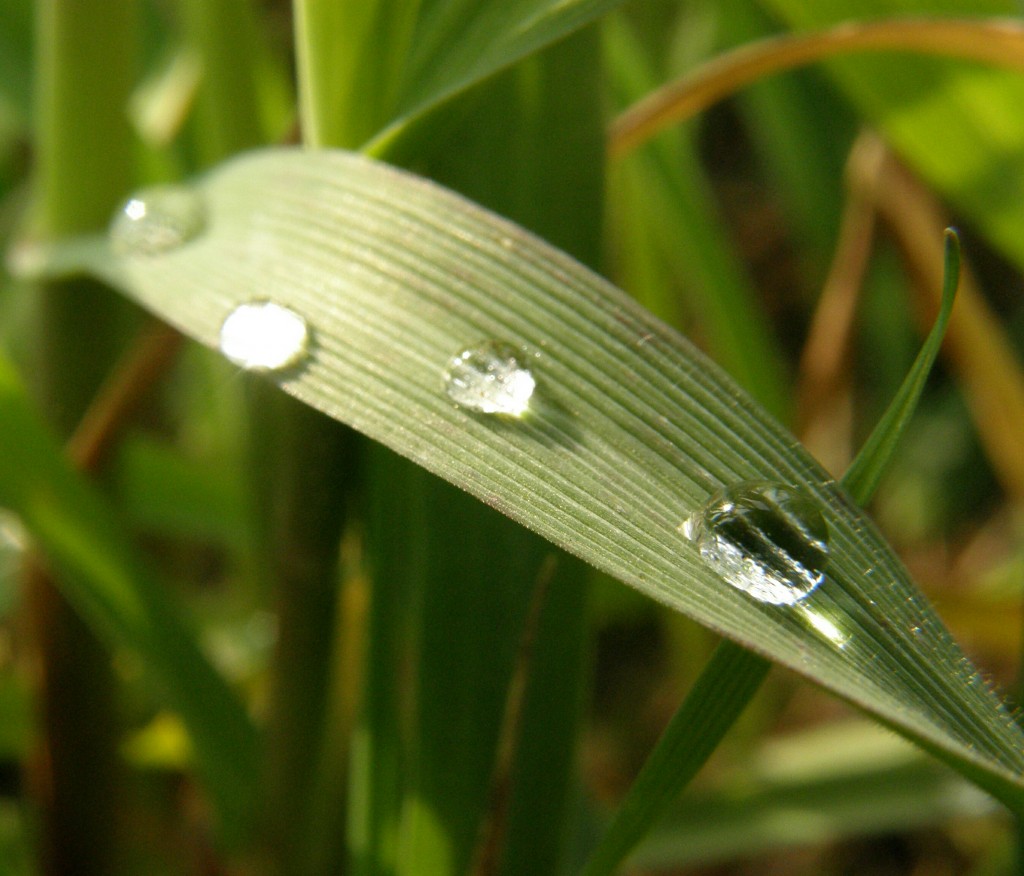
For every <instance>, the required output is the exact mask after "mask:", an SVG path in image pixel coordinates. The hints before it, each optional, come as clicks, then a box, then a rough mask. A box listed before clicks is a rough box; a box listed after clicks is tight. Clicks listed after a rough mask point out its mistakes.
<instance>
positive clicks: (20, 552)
mask: <svg viewBox="0 0 1024 876" xmlns="http://www.w3.org/2000/svg"><path fill="white" fill-rule="evenodd" d="M27 547H28V535H27V533H26V532H25V529H24V527H23V526H22V525H21V520H20V519H19V518H18V517H16V516H15V515H14V514H12V513H11V512H10V511H6V510H4V509H3V508H0V613H2V612H3V609H4V607H5V606H6V605H7V600H8V597H10V598H12V599H13V595H14V594H15V593H16V592H17V590H18V586H19V585H18V581H17V577H18V574H19V572H20V570H21V560H22V557H23V556H24V553H25V550H26V549H27Z"/></svg>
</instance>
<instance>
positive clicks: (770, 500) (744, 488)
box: [679, 483, 829, 605]
mask: <svg viewBox="0 0 1024 876" xmlns="http://www.w3.org/2000/svg"><path fill="white" fill-rule="evenodd" d="M679 529H680V531H681V532H682V533H683V535H685V536H686V537H687V538H689V539H690V540H691V541H693V542H694V543H695V544H696V545H697V548H698V550H699V551H700V555H701V556H702V557H703V558H704V560H705V561H706V562H707V563H708V564H710V565H711V566H712V567H713V568H714V569H715V571H716V572H718V573H719V574H720V575H721V576H722V577H723V578H725V580H726V581H728V582H729V583H730V584H732V586H733V587H736V588H737V589H739V590H742V591H744V592H745V593H749V594H750V595H751V596H752V597H754V599H757V600H758V601H759V602H769V603H772V604H774V605H793V604H794V603H796V602H799V601H800V600H801V599H804V598H805V597H806V596H807V595H808V594H809V593H810V592H811V591H812V590H814V588H815V587H817V586H818V585H819V584H820V583H821V582H822V580H823V579H824V577H825V566H826V565H827V563H828V553H829V549H828V527H827V525H826V524H825V518H824V516H823V515H822V513H821V510H820V509H819V508H818V506H817V505H816V504H815V502H814V501H813V500H811V499H810V498H808V497H805V496H802V495H800V494H799V493H797V492H795V491H794V490H792V489H789V488H787V487H783V486H779V485H776V484H767V483H743V484H737V485H734V486H732V487H728V488H727V489H725V490H722V491H721V492H719V493H717V494H715V495H714V496H712V498H711V499H710V500H709V501H708V503H707V504H706V505H705V506H704V507H703V508H702V509H701V510H699V511H697V512H696V513H694V514H693V515H692V516H691V517H690V518H689V519H687V520H686V521H685V522H684V523H683V525H682V526H680V527H679Z"/></svg>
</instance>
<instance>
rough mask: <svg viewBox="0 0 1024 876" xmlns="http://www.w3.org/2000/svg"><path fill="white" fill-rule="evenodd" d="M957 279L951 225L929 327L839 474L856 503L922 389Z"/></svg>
mask: <svg viewBox="0 0 1024 876" xmlns="http://www.w3.org/2000/svg"><path fill="white" fill-rule="evenodd" d="M959 282H960V241H959V238H958V237H957V234H956V232H955V231H954V230H953V229H952V228H947V229H946V247H945V257H944V265H943V279H942V303H941V305H940V307H939V315H938V316H937V317H936V319H935V324H934V325H933V326H932V330H931V331H930V332H929V333H928V337H927V338H926V339H925V342H924V344H923V346H922V347H921V351H920V352H919V353H918V354H917V358H916V359H915V360H914V364H913V365H912V366H911V369H910V372H909V373H908V374H907V377H906V379H905V380H904V381H903V384H902V385H901V386H900V389H899V392H898V393H897V394H896V397H895V398H894V399H893V400H892V402H891V403H890V405H889V407H888V408H886V411H885V414H884V415H883V416H882V419H881V420H880V421H879V422H878V425H877V426H875V428H874V430H873V431H872V432H871V436H870V437H869V438H868V440H867V441H866V442H864V446H863V447H862V448H861V450H860V453H858V454H857V458H856V459H855V460H854V461H853V462H852V463H851V464H850V468H849V469H848V470H847V472H846V474H845V475H843V486H844V487H845V488H846V491H847V492H848V493H849V494H850V495H851V496H852V497H853V499H854V501H856V502H857V503H858V504H861V505H864V504H866V503H867V502H868V500H869V499H870V497H871V495H872V494H873V493H874V492H875V488H876V487H877V486H878V482H879V480H880V479H881V477H882V473H883V471H884V469H885V467H886V466H887V465H888V464H889V460H890V459H891V458H892V455H893V453H894V452H895V450H896V444H897V442H898V441H899V439H900V436H901V435H902V434H903V432H904V431H905V427H906V424H907V422H908V421H909V420H910V417H911V416H912V415H913V413H914V409H915V408H916V407H917V403H918V401H919V400H920V398H921V392H922V391H923V390H924V385H925V381H926V380H927V379H928V375H929V373H930V372H931V370H932V365H934V364H935V357H936V356H938V355H939V349H940V347H941V346H942V338H943V336H944V335H945V333H946V326H947V325H948V323H949V316H950V314H951V313H952V312H953V301H954V300H955V298H956V289H957V285H958V284H959Z"/></svg>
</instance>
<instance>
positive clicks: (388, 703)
mask: <svg viewBox="0 0 1024 876" xmlns="http://www.w3.org/2000/svg"><path fill="white" fill-rule="evenodd" d="M596 66H597V46H596V36H595V34H594V33H592V32H586V33H581V34H579V35H575V36H573V37H571V38H570V39H569V40H568V41H566V42H564V43H562V44H560V45H559V46H557V47H554V48H552V49H550V50H548V51H546V52H544V53H541V54H540V55H538V56H537V57H535V58H531V59H529V60H528V61H526V62H523V63H522V64H520V65H518V66H517V67H515V68H513V69H511V70H508V71H505V72H503V73H501V74H499V75H498V76H497V77H496V78H494V79H492V80H489V81H488V82H486V83H482V84H481V85H480V86H478V87H477V88H476V89H474V90H472V91H471V92H468V93H467V94H465V95H460V96H459V97H457V98H456V99H455V100H454V101H452V102H451V103H450V104H448V105H446V106H445V107H443V108H441V109H440V110H439V111H436V112H435V113H433V114H430V115H429V116H427V117H425V118H423V119H422V120H421V121H420V122H418V123H417V124H416V125H414V126H411V127H410V128H409V129H407V130H406V131H405V133H404V135H403V136H402V138H401V139H400V140H399V141H398V142H396V143H395V144H393V156H394V157H395V158H396V159H397V160H399V161H401V160H402V159H403V158H404V157H408V158H409V159H410V160H412V161H415V162H416V165H417V167H419V168H421V169H422V170H424V171H425V172H429V173H430V174H431V175H432V176H434V177H435V178H440V179H442V180H444V181H445V182H446V183H448V184H450V185H452V186H454V187H456V188H458V189H460V190H462V191H464V192H467V193H469V194H472V195H473V196H475V197H477V198H479V199H481V200H484V201H486V202H487V203H488V204H490V205H493V206H496V207H501V208H502V209H504V210H505V211H506V212H509V213H512V214H513V215H515V216H516V217H517V218H518V219H519V220H520V221H522V222H524V223H526V224H528V225H530V226H531V227H533V228H535V229H538V230H542V231H544V232H545V233H547V234H549V235H550V236H552V237H554V238H555V239H557V240H559V241H560V242H561V243H562V244H563V245H564V246H566V248H568V249H571V250H572V251H573V252H575V253H576V254H577V255H579V256H580V257H583V258H586V259H587V260H588V261H591V262H593V261H596V258H597V251H598V248H599V240H600V215H601V210H600V183H601V169H602V167H603V162H602V161H601V149H602V145H603V125H602V120H601V115H600V107H599V105H598V94H597V90H596V89H594V88H593V87H591V86H592V83H593V80H594V77H595V76H596ZM495 167H500V168H502V172H501V173H500V174H495V173H494V172H493V169H494V168H495ZM365 483H366V490H367V493H368V495H369V497H370V501H371V504H372V505H373V506H374V507H376V508H377V509H378V512H377V513H376V514H375V515H374V518H373V520H374V525H372V526H371V527H370V531H369V532H368V538H367V545H368V553H369V555H370V559H371V562H372V566H373V570H372V571H373V578H374V582H373V588H374V593H375V610H374V614H373V620H374V627H373V630H372V632H371V636H370V641H371V645H370V647H371V648H372V649H373V650H372V651H371V655H370V658H369V663H370V665H371V666H373V667H374V674H373V677H372V679H371V682H370V684H369V685H368V687H367V691H366V696H367V697H368V700H369V701H370V702H371V703H372V711H371V712H369V713H368V714H367V716H366V719H365V720H364V723H363V725H362V727H361V728H360V732H361V734H362V736H363V737H364V738H365V740H366V743H367V745H376V746H377V747H378V750H382V753H383V754H384V756H385V758H387V757H389V755H388V752H389V751H390V752H397V755H391V756H394V757H396V759H397V760H398V762H400V763H401V766H402V769H401V770H388V769H385V770H384V771H383V773H378V771H377V769H375V765H374V762H373V761H372V760H371V759H369V757H367V756H364V757H363V758H361V759H360V764H359V766H358V767H357V771H358V772H359V773H360V774H361V775H365V776H367V779H368V781H369V782H370V783H371V788H372V791H373V792H374V796H375V797H376V799H378V800H381V801H382V802H383V803H385V804H387V805H389V806H390V807H394V811H390V812H389V811H387V810H386V809H385V811H382V812H378V813H376V814H375V816H374V822H375V824H373V825H368V826H367V828H368V829H369V830H370V832H371V835H372V836H374V837H375V840H376V841H375V842H374V843H373V844H371V848H370V849H369V852H368V853H364V854H362V855H360V856H358V858H357V860H361V861H362V862H364V864H363V866H364V869H362V870H359V871H358V872H378V870H374V869H373V866H372V863H371V862H375V863H376V866H377V867H378V868H381V867H386V865H387V863H388V862H387V860H386V856H387V855H394V851H393V849H394V846H395V845H396V844H397V845H398V846H399V847H400V848H401V849H402V850H403V853H402V856H401V858H400V860H398V861H397V862H395V863H394V870H395V872H398V873H409V874H413V873H419V872H421V871H422V870H423V869H427V870H429V871H430V872H436V873H438V874H442V873H453V874H463V873H467V872H470V867H472V868H475V869H473V871H472V872H474V873H476V874H479V876H486V874H494V873H497V872H498V868H499V866H500V865H501V858H503V859H504V862H505V866H506V868H507V872H509V873H513V874H514V873H522V872H529V873H536V874H538V876H542V874H545V873H554V872H555V871H556V867H557V866H558V864H559V862H560V860H561V858H562V856H563V854H564V851H565V847H566V845H567V839H568V836H569V833H570V831H571V819H570V817H569V810H570V806H569V797H570V794H571V788H572V781H571V777H572V772H573V767H574V764H575V757H574V752H575V743H576V739H577V737H578V723H579V718H580V714H581V705H582V694H583V689H584V681H585V680H584V676H583V670H584V653H585V652H584V645H585V643H586V641H587V636H586V630H587V620H588V613H587V610H586V589H585V586H584V584H585V570H584V568H583V567H582V565H581V564H580V563H579V562H578V561H576V560H574V559H571V558H568V557H565V556H564V555H559V554H558V553H557V552H556V551H554V550H553V549H552V547H551V545H550V544H548V543H546V542H544V541H543V540H542V539H540V538H539V537H537V536H536V535H534V534H533V533H530V532H528V531H526V530H524V529H523V528H522V527H520V526H517V525H516V524H515V523H513V522H511V521H509V520H508V519H507V518H503V517H501V516H500V515H498V514H495V513H493V512H491V511H488V510H487V509H482V508H481V507H480V506H479V503H477V502H476V501H474V500H473V499H472V498H471V497H469V496H467V495H466V494H465V493H462V492H461V491H459V490H456V489H454V488H453V487H451V486H450V485H449V484H445V483H443V482H441V481H439V480H437V479H435V478H430V477H425V476H424V475H423V472H422V470H420V469H418V468H417V467H416V466H414V465H412V464H411V463H410V462H408V461H407V460H405V459H401V458H400V457H396V456H395V455H394V454H391V453H387V452H383V451H381V450H380V449H379V448H377V449H375V450H374V451H372V452H371V453H370V454H369V457H368V469H367V476H366V478H365ZM413 532H415V533H417V535H416V536H415V539H416V549H415V553H414V556H415V560H416V561H415V562H412V561H408V560H405V559H396V558H401V557H403V555H404V554H405V553H406V552H407V550H408V547H407V543H408V541H409V538H410V533H413ZM456 546H457V547H456ZM548 579H550V580H548ZM538 581H543V582H544V583H545V584H546V587H545V588H544V590H545V593H546V597H545V598H544V602H543V607H542V610H541V614H540V621H539V623H538V625H537V628H536V629H532V630H530V631H527V630H526V629H525V627H524V624H525V623H526V616H527V615H526V612H527V606H528V604H529V602H530V600H531V596H532V594H533V593H534V591H535V589H536V588H537V587H538V586H539V585H538ZM399 593H400V594H403V595H401V596H399V595H397V594H399ZM378 597H379V599H380V600H381V601H382V604H381V605H380V606H379V610H378V607H377V605H376V598H378ZM396 631H398V632H396ZM528 634H533V636H534V645H533V647H532V648H531V654H530V658H529V660H528V662H527V665H526V666H525V667H523V671H525V672H527V673H528V677H529V682H528V684H527V689H526V700H525V704H524V707H523V711H522V713H521V715H520V718H519V720H517V721H513V723H512V724H511V725H509V726H508V727H505V726H504V725H503V720H504V719H503V713H504V711H505V710H506V701H507V697H508V694H507V693H506V691H507V690H508V688H509V686H510V678H511V677H512V674H513V672H515V671H516V669H515V667H516V660H517V659H518V658H517V654H518V651H519V648H520V644H521V640H522V638H523V636H524V635H528ZM409 665H414V666H416V672H415V676H414V680H413V682H412V683H411V684H409V685H408V686H407V687H405V688H403V687H402V685H401V684H400V682H399V681H398V679H400V678H402V676H403V675H404V674H406V673H407V671H408V670H407V669H406V667H408V666H409ZM502 734H511V738H505V737H504V736H503V735H502ZM499 751H507V752H511V755H512V756H511V763H509V762H508V761H502V763H501V764H498V765H496V760H497V753H498V752H499ZM370 753H372V752H367V753H366V754H367V755H368V754H370ZM512 764H514V767H513V766H512ZM396 780H397V782H398V785H399V789H400V794H399V795H397V796H396V795H395V794H394V790H393V788H392V787H391V786H392V785H393V784H394V783H395V782H396ZM389 800H390V803H388V801H389ZM352 808H353V811H358V809H359V807H358V806H353V807H352ZM395 824H397V825H399V827H398V831H399V836H398V840H397V843H396V841H395V839H394V831H395V827H394V825H395ZM499 856H500V857H499Z"/></svg>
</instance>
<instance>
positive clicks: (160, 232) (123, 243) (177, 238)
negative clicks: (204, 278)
mask: <svg viewBox="0 0 1024 876" xmlns="http://www.w3.org/2000/svg"><path fill="white" fill-rule="evenodd" d="M205 228H206V206H205V204H204V203H203V200H202V198H200V196H199V195H198V194H197V193H196V192H195V191H194V190H192V189H190V188H186V187H185V186H173V185H167V186H154V187H152V188H148V189H144V190H143V191H140V192H137V193H136V194H134V195H132V197H130V198H129V199H128V200H127V201H125V202H124V204H123V205H122V206H121V208H120V209H119V210H118V211H117V213H116V214H115V215H114V218H113V220H112V221H111V223H110V232H109V233H110V243H111V246H112V247H113V248H114V251H115V252H117V253H118V254H120V255H144V256H153V255H160V254H161V253H165V252H169V251H171V250H174V249H177V248H178V247H179V246H182V245H183V244H186V243H188V242H189V241H190V240H194V239H195V238H196V237H198V236H199V235H200V234H202V232H203V230H204V229H205Z"/></svg>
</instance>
